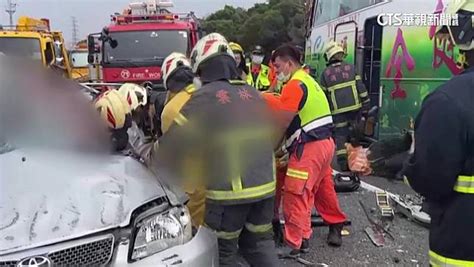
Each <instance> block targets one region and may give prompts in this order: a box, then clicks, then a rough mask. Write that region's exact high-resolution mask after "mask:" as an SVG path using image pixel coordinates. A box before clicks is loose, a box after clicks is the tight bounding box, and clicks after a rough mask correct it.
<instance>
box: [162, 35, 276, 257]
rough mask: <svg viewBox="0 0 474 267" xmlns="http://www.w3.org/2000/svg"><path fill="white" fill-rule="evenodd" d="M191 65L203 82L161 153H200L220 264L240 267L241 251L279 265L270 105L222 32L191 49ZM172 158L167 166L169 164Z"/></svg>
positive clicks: (207, 220) (179, 156)
mask: <svg viewBox="0 0 474 267" xmlns="http://www.w3.org/2000/svg"><path fill="white" fill-rule="evenodd" d="M191 63H192V69H193V71H194V73H195V74H196V75H197V76H198V77H199V79H200V81H201V83H202V87H201V88H198V89H197V90H196V92H194V93H193V95H192V97H191V99H190V100H189V101H188V102H187V103H186V104H185V105H184V107H183V108H182V109H181V110H180V112H179V115H178V116H177V117H176V119H175V123H174V124H173V125H172V126H171V127H170V129H169V131H168V132H167V134H164V135H163V137H162V140H161V141H162V143H160V151H161V152H163V153H165V154H166V155H167V156H168V157H169V156H173V155H174V156H175V157H176V158H173V157H171V158H168V162H169V163H170V164H173V162H177V161H182V159H183V158H186V155H189V154H190V153H191V154H193V153H198V154H199V155H200V156H199V160H202V162H203V168H202V170H203V175H202V177H204V179H205V180H204V184H205V188H206V215H205V219H204V223H205V225H206V226H207V227H209V228H211V229H212V230H214V231H216V233H217V237H218V240H219V241H218V243H219V258H220V266H235V264H236V262H237V255H238V251H239V252H240V253H241V254H242V255H243V256H244V258H245V259H246V260H247V261H248V262H249V263H250V264H251V265H252V266H277V265H278V259H277V255H276V250H275V245H274V242H273V238H272V223H271V222H272V217H273V205H274V192H275V180H274V170H273V144H272V143H271V141H269V137H268V136H269V132H271V129H270V127H267V125H268V121H269V120H268V118H266V117H265V116H264V114H265V113H264V112H263V111H264V110H266V105H265V103H264V102H263V100H262V99H261V97H260V95H259V93H258V91H257V90H256V89H255V88H252V87H250V86H248V85H247V84H246V82H245V81H242V80H240V79H239V73H238V71H237V67H236V62H235V59H234V55H233V53H232V50H231V48H230V47H229V44H228V43H227V41H226V40H225V38H224V37H222V36H221V35H219V34H216V33H213V34H211V35H208V36H205V37H203V38H202V39H201V40H200V41H199V42H198V43H197V44H196V46H195V48H194V49H193V51H192V52H191ZM234 80H235V81H234ZM166 146H168V147H166ZM170 152H171V153H170ZM170 164H164V165H165V166H168V170H169V165H170ZM188 166H189V165H188ZM177 168H178V169H180V168H182V166H181V167H179V166H178V167H177ZM177 172H179V170H174V172H173V171H172V173H177Z"/></svg>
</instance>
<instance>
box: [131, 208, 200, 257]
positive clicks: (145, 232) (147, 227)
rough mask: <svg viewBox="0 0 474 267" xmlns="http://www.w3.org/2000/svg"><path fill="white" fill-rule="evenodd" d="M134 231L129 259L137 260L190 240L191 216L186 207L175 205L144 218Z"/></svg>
mask: <svg viewBox="0 0 474 267" xmlns="http://www.w3.org/2000/svg"><path fill="white" fill-rule="evenodd" d="M135 231H136V233H135V235H134V236H135V240H134V242H133V250H132V255H131V259H132V260H139V259H142V258H145V257H147V256H150V255H153V254H155V253H158V252H160V251H163V250H165V249H167V248H170V247H173V246H177V245H182V244H184V243H186V242H188V241H189V240H191V238H192V226H191V216H190V214H189V211H188V208H187V207H175V208H172V209H170V210H167V211H165V212H163V213H160V214H153V215H151V216H148V217H146V218H144V219H143V220H141V221H139V222H138V223H137V224H136V228H135Z"/></svg>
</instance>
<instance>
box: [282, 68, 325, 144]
mask: <svg viewBox="0 0 474 267" xmlns="http://www.w3.org/2000/svg"><path fill="white" fill-rule="evenodd" d="M290 80H298V81H300V82H301V83H302V84H303V85H304V87H305V88H306V92H305V94H306V101H305V102H304V105H303V107H302V108H301V109H300V110H299V112H298V115H297V116H296V118H295V119H294V120H293V122H292V123H291V126H290V128H289V129H288V131H287V141H286V147H287V148H290V147H291V146H292V145H293V144H294V142H295V141H297V140H298V139H300V140H302V141H303V142H306V141H312V140H311V138H310V139H309V140H304V139H306V138H309V137H310V136H311V134H312V133H313V132H319V131H320V130H322V129H326V128H327V129H329V128H331V127H333V120H332V115H331V109H330V107H329V103H328V101H327V98H326V95H325V94H324V91H323V90H322V89H321V87H320V86H319V85H318V83H317V82H316V81H315V80H314V79H313V78H312V77H311V76H310V75H309V74H308V73H306V72H305V71H304V70H303V69H300V70H298V71H297V72H295V74H293V76H292V77H291V79H290ZM283 90H284V89H283ZM324 132H325V133H327V134H329V132H330V131H329V130H328V131H324ZM320 136H321V135H320ZM325 137H327V136H326V135H324V137H323V138H325ZM301 138H302V139H301Z"/></svg>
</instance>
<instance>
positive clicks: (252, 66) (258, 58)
mask: <svg viewBox="0 0 474 267" xmlns="http://www.w3.org/2000/svg"><path fill="white" fill-rule="evenodd" d="M264 59H265V53H264V51H263V48H262V47H261V46H259V45H257V46H256V47H255V49H254V50H253V51H252V54H251V62H250V63H248V64H247V69H248V72H249V74H248V75H247V83H248V84H249V85H251V86H252V87H255V88H256V89H257V90H259V91H266V90H268V89H269V87H270V78H269V75H270V68H269V67H268V66H267V65H265V64H263V60H264Z"/></svg>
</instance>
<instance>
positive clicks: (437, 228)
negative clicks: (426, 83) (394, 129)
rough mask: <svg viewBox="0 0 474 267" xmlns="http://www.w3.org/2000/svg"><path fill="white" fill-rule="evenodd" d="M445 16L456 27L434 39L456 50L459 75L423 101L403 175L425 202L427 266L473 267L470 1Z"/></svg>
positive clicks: (473, 33)
mask: <svg viewBox="0 0 474 267" xmlns="http://www.w3.org/2000/svg"><path fill="white" fill-rule="evenodd" d="M445 14H447V15H450V16H451V17H454V16H455V15H457V16H458V23H457V24H458V26H443V27H439V28H438V32H437V38H441V39H443V38H447V39H448V42H449V43H452V44H453V45H454V46H455V47H457V48H459V51H460V55H461V62H460V65H462V66H463V67H464V71H463V72H462V73H461V74H460V75H457V76H455V77H453V78H452V79H451V80H449V81H448V82H446V83H445V84H443V85H441V86H440V87H439V88H437V89H436V90H435V91H434V92H432V93H431V94H430V95H428V96H427V97H426V98H425V99H424V101H423V104H422V107H421V110H420V112H419V113H418V117H417V118H416V121H415V140H416V141H415V149H414V152H413V154H412V155H411V158H410V160H409V161H408V164H407V166H406V172H405V175H406V178H407V180H408V182H409V183H410V185H411V187H412V188H413V189H414V190H415V191H417V192H419V193H420V194H422V195H423V196H424V197H426V200H427V203H428V213H429V214H430V217H431V227H430V242H429V243H430V252H429V258H430V265H431V266H474V253H473V252H474V232H472V231H471V229H472V226H473V225H474V216H472V214H473V213H474V111H473V105H474V40H473V38H474V29H473V26H474V0H460V1H451V2H450V3H449V5H448V7H447V10H446V11H445ZM443 15H444V14H443ZM451 25H453V24H451Z"/></svg>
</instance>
